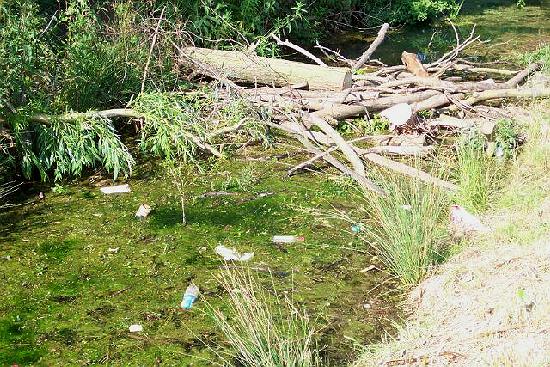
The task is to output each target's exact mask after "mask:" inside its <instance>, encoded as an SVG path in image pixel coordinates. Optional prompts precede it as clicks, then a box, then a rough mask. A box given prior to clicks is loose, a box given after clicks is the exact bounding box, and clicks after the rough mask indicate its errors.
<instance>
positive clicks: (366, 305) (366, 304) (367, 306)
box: [363, 303, 371, 310]
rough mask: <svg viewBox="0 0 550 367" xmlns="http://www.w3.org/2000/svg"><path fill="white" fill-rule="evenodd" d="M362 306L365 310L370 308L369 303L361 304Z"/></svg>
mask: <svg viewBox="0 0 550 367" xmlns="http://www.w3.org/2000/svg"><path fill="white" fill-rule="evenodd" d="M363 308H364V309H365V310H370V308H371V305H370V303H364V304H363Z"/></svg>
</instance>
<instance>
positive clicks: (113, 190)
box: [100, 184, 132, 194]
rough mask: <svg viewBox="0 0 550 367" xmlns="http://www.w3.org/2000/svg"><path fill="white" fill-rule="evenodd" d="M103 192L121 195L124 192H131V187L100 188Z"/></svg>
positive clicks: (126, 185)
mask: <svg viewBox="0 0 550 367" xmlns="http://www.w3.org/2000/svg"><path fill="white" fill-rule="evenodd" d="M100 190H101V192H102V193H104V194H121V193H124V192H131V191H132V190H130V185H128V184H125V185H118V186H105V187H102V188H100Z"/></svg>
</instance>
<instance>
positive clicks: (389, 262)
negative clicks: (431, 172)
mask: <svg viewBox="0 0 550 367" xmlns="http://www.w3.org/2000/svg"><path fill="white" fill-rule="evenodd" d="M378 181H379V182H380V184H381V186H382V188H383V189H384V190H385V191H386V192H387V196H380V195H374V194H372V195H368V196H367V200H365V204H366V209H367V213H368V215H369V216H370V218H369V219H368V221H367V223H366V225H365V226H364V227H365V233H366V234H365V240H366V241H367V242H368V243H369V245H370V246H372V248H373V249H374V250H375V251H376V252H377V254H378V255H379V256H380V259H381V260H382V261H383V263H384V264H385V265H386V267H387V268H388V270H389V271H390V272H391V273H393V274H394V275H395V276H397V277H398V278H399V279H400V280H401V282H403V283H404V284H408V285H413V284H416V283H418V282H419V281H420V280H422V278H423V277H424V276H425V275H426V273H427V271H428V270H429V269H430V267H431V266H432V265H434V264H435V263H437V262H438V261H440V260H441V259H442V258H443V250H444V248H443V243H444V240H445V239H446V237H447V231H446V218H447V208H448V197H447V195H446V194H445V193H444V192H443V191H442V190H441V189H438V188H436V187H433V186H427V185H425V184H424V183H422V182H420V181H419V180H414V179H412V180H411V179H403V178H402V177H396V176H395V175H384V176H380V179H379V180H378Z"/></svg>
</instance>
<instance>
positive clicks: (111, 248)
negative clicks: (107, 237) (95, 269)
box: [107, 247, 120, 254]
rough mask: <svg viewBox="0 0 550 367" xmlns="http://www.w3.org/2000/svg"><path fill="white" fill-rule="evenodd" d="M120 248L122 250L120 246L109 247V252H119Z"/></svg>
mask: <svg viewBox="0 0 550 367" xmlns="http://www.w3.org/2000/svg"><path fill="white" fill-rule="evenodd" d="M118 250H120V247H109V248H108V249H107V252H110V253H111V254H118Z"/></svg>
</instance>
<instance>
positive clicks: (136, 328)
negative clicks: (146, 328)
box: [129, 324, 143, 333]
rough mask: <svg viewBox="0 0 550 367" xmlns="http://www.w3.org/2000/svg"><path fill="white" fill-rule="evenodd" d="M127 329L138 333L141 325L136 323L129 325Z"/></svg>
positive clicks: (141, 328)
mask: <svg viewBox="0 0 550 367" xmlns="http://www.w3.org/2000/svg"><path fill="white" fill-rule="evenodd" d="M129 330H130V332H131V333H140V332H142V331H143V326H141V325H138V324H134V325H130V327H129Z"/></svg>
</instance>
